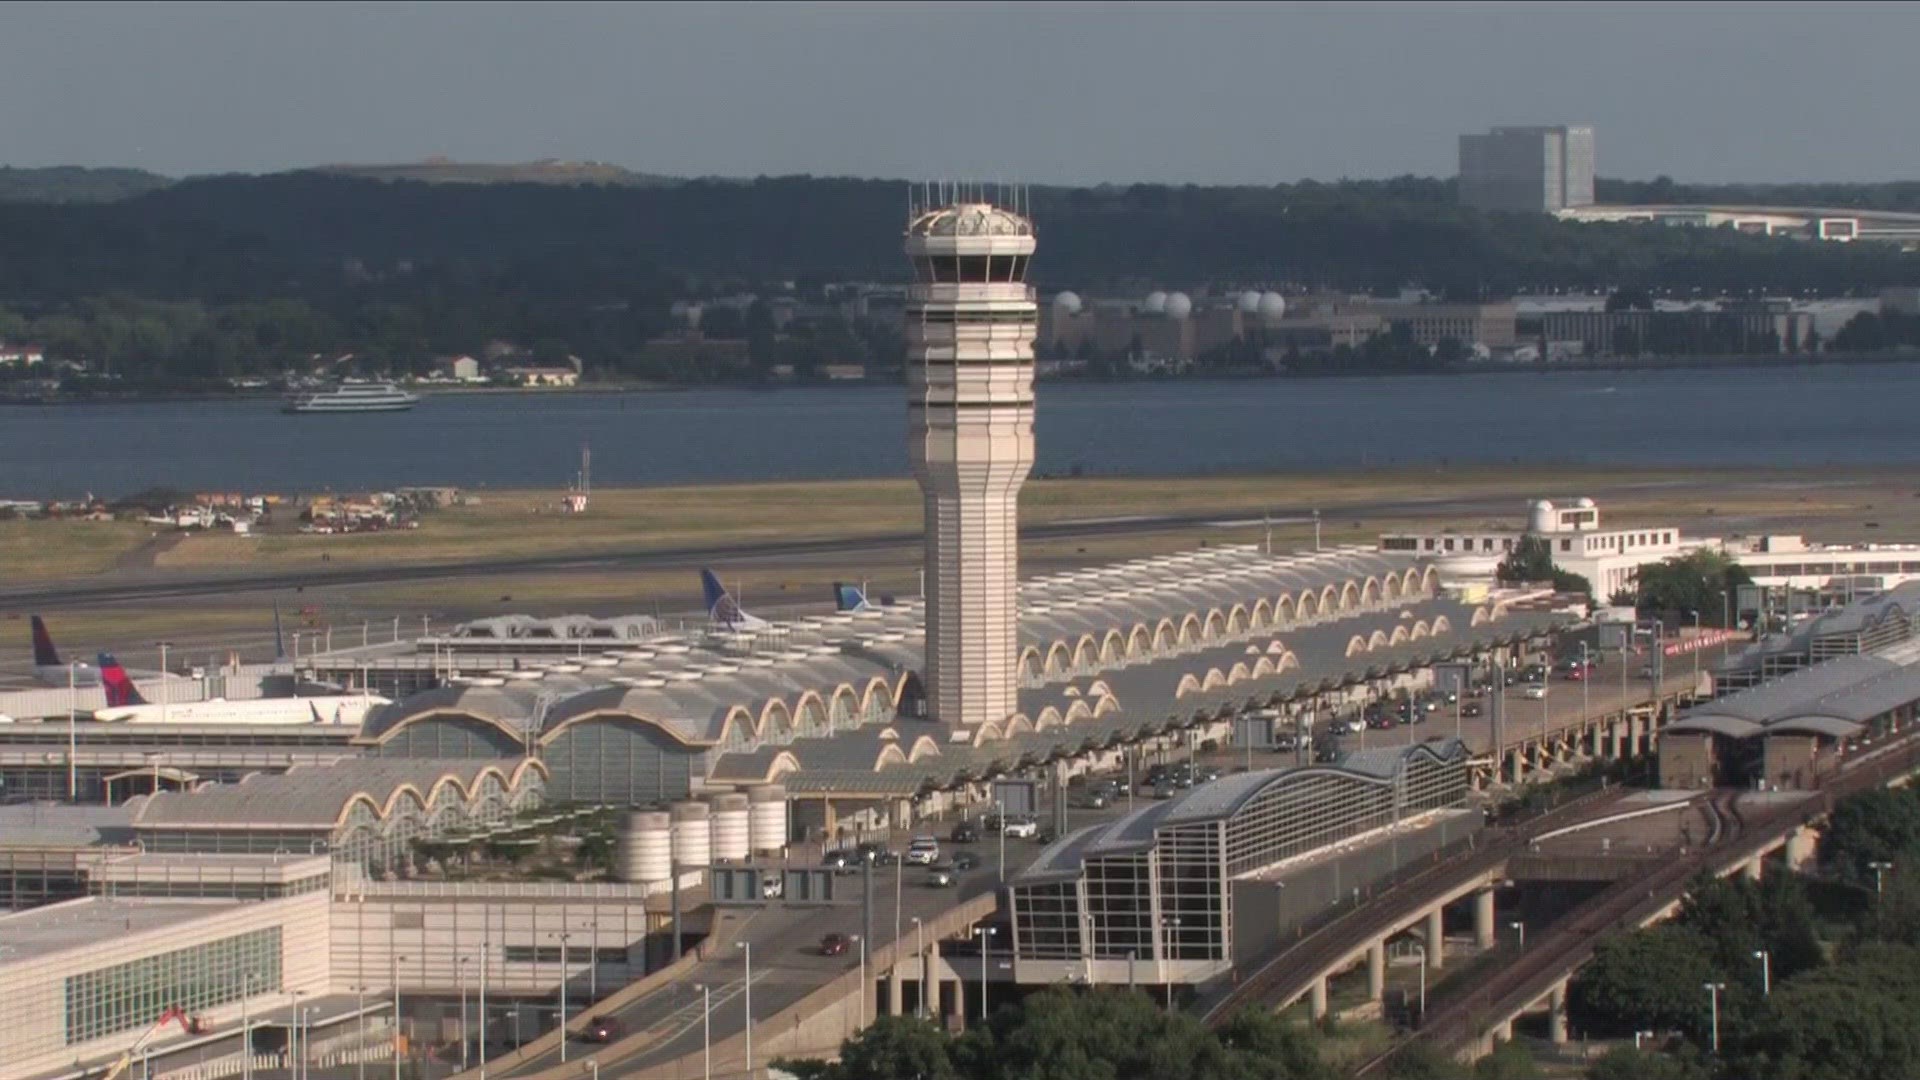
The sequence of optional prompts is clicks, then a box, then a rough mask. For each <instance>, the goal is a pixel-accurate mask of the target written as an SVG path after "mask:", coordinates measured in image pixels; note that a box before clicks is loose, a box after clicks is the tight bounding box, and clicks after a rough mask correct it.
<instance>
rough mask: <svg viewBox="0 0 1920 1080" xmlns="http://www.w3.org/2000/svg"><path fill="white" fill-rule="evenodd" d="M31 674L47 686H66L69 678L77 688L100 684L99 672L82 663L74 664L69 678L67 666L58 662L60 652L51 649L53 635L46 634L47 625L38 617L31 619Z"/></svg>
mask: <svg viewBox="0 0 1920 1080" xmlns="http://www.w3.org/2000/svg"><path fill="white" fill-rule="evenodd" d="M33 674H34V677H35V678H37V679H39V680H40V681H41V682H43V683H46V684H47V685H48V686H66V685H67V680H68V679H69V677H71V678H72V680H73V683H74V684H75V685H77V686H97V685H99V683H100V672H99V671H98V670H96V669H95V668H94V667H93V666H92V665H91V664H87V663H84V662H83V663H76V664H74V665H73V670H72V673H71V676H69V673H68V670H67V665H66V664H64V663H62V662H61V660H60V650H58V649H56V648H54V647H53V635H52V634H49V633H47V624H46V623H45V622H43V621H42V620H41V618H40V616H38V615H35V616H34V617H33Z"/></svg>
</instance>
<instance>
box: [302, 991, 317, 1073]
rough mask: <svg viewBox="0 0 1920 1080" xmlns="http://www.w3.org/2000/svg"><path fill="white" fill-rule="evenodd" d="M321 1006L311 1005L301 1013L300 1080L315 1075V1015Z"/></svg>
mask: <svg viewBox="0 0 1920 1080" xmlns="http://www.w3.org/2000/svg"><path fill="white" fill-rule="evenodd" d="M319 1011H320V1006H318V1005H309V1006H307V1007H306V1008H305V1009H303V1010H301V1013H300V1030H301V1032H302V1034H301V1036H300V1080H307V1078H308V1077H310V1076H312V1075H313V1014H314V1013H317V1012H319Z"/></svg>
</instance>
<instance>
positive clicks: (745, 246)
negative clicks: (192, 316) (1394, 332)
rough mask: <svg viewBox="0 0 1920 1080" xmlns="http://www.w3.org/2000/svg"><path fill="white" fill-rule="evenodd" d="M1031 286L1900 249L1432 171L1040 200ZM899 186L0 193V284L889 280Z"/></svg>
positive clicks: (536, 294)
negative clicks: (1725, 223)
mask: <svg viewBox="0 0 1920 1080" xmlns="http://www.w3.org/2000/svg"><path fill="white" fill-rule="evenodd" d="M1032 201H1033V205H1034V214H1035V217H1036V219H1037V221H1038V224H1039V227H1040V233H1041V254H1040V256H1039V258H1038V259H1036V261H1035V275H1036V279H1037V280H1038V282H1039V283H1040V284H1041V285H1042V286H1048V287H1061V288H1068V287H1070V288H1078V289H1094V290H1101V289H1121V288H1130V287H1133V286H1135V285H1140V284H1147V283H1154V284H1174V283H1180V284H1202V283H1206V282H1224V281H1245V282H1260V283H1275V284H1290V285H1293V286H1297V287H1321V286H1324V287H1335V288H1346V289H1370V288H1371V289H1397V288H1400V287H1402V286H1406V285H1423V286H1426V287H1429V288H1434V289H1438V290H1442V291H1445V292H1448V293H1451V294H1455V295H1501V294H1507V293H1511V292H1513V291H1515V290H1521V289H1543V288H1560V287H1580V288H1610V287H1615V286H1619V285H1623V284H1633V285H1647V286H1683V287H1685V286H1697V287H1702V288H1708V289H1721V288H1743V289H1757V290H1767V291H1775V290H1786V289H1792V290H1796V291H1799V290H1813V291H1822V292H1833V291H1842V290H1847V289H1873V288H1877V287H1879V286H1881V285H1885V284H1894V283H1911V282H1914V281H1917V280H1920V256H1913V255H1900V254H1897V253H1895V252H1893V251H1891V250H1889V249H1884V248H1879V247H1875V246H1870V245H1826V244H1810V243H1806V242H1801V241H1794V240H1787V239H1779V238H1775V239H1769V238H1764V237H1753V236H1745V235H1739V234H1734V233H1732V232H1730V231H1724V230H1712V231H1708V230H1692V229H1660V228H1646V227H1637V226H1613V225H1570V224H1564V223H1560V222H1556V221H1553V220H1551V219H1548V218H1544V217H1531V216H1521V217H1485V216H1481V215H1478V214H1475V213H1473V212H1471V211H1467V210H1463V209H1461V208H1459V207H1458V206H1457V205H1456V204H1455V202H1454V198H1453V192H1452V185H1451V183H1450V182H1448V181H1439V180H1428V179H1418V178H1412V177H1408V178H1401V179H1397V180H1389V181H1355V182H1342V183H1338V184H1319V183H1313V182H1303V183H1299V184H1291V185H1279V186H1274V187H1260V188H1254V187H1191V186H1189V187H1162V186H1154V185H1135V186H1130V187H1103V188H1092V189H1042V190H1036V191H1035V192H1034V193H1033V200H1032ZM905 208H906V185H905V184H903V183H901V182H898V181H879V180H850V179H828V178H812V177H783V178H765V179H759V180H752V181H727V180H693V181H685V182H681V183H677V184H667V185H662V186H632V185H627V186H593V185H578V186H556V185H551V184H514V183H504V184H430V183H423V182H417V181H409V180H377V179H366V178H360V177H351V176H341V175H335V174H329V173H326V172H321V171H306V172H297V173H284V174H278V175H272V176H219V177H206V178H197V179H192V180H185V181H180V182H178V183H174V184H172V185H170V186H167V187H165V188H161V189H159V190H154V191H150V192H147V193H145V194H141V195H138V196H135V197H132V198H127V199H124V200H121V201H118V202H113V203H107V204H99V205H93V204H86V205H83V204H72V203H70V204H66V205H45V204H28V203H17V202H12V203H8V202H0V297H7V298H10V299H18V300H60V299H71V298H74V297H80V296H97V295H133V296H145V297H154V298H170V299H188V298H192V299H207V300H218V299H244V298H270V297H271V298H288V297H300V298H307V299H315V300H326V299H337V298H339V297H341V296H342V295H343V294H349V293H350V294H352V295H354V296H358V297H363V298H372V297H379V296H388V297H392V298H395V299H403V298H413V297H420V296H424V295H432V294H440V293H446V292H453V293H458V294H461V295H465V296H476V295H485V294H490V293H497V294H503V295H512V296H517V297H527V298H568V299H586V298H593V297H625V298H635V297H639V296H644V295H657V291H658V290H661V289H671V288H677V287H684V283H685V281H686V280H693V281H700V282H716V281H741V282H764V281H768V280H772V279H778V278H796V279H801V280H820V279H849V278H856V279H857V278H870V279H887V278H899V277H901V276H903V274H904V271H905V262H904V260H903V259H902V257H901V255H900V251H899V237H900V230H901V226H902V224H903V215H904V213H905Z"/></svg>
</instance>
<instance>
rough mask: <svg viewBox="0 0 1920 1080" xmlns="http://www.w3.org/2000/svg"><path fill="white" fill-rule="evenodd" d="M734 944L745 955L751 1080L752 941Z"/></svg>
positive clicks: (750, 1077) (749, 1076)
mask: <svg viewBox="0 0 1920 1080" xmlns="http://www.w3.org/2000/svg"><path fill="white" fill-rule="evenodd" d="M734 944H735V945H738V946H739V947H740V948H741V949H743V950H744V951H745V952H746V956H747V978H746V982H745V983H744V984H743V985H744V986H745V988H746V997H747V1080H753V942H751V941H736V942H734Z"/></svg>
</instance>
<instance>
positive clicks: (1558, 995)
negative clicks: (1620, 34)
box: [1547, 981, 1567, 1046]
mask: <svg viewBox="0 0 1920 1080" xmlns="http://www.w3.org/2000/svg"><path fill="white" fill-rule="evenodd" d="M1547 1039H1548V1041H1550V1042H1552V1043H1553V1044H1554V1045H1555V1046H1559V1045H1561V1044H1563V1043H1565V1042H1566V1041H1567V984H1566V983H1565V982H1564V981H1563V982H1557V983H1554V984H1553V989H1552V990H1549V991H1548V992H1547Z"/></svg>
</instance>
